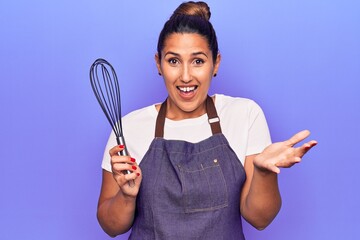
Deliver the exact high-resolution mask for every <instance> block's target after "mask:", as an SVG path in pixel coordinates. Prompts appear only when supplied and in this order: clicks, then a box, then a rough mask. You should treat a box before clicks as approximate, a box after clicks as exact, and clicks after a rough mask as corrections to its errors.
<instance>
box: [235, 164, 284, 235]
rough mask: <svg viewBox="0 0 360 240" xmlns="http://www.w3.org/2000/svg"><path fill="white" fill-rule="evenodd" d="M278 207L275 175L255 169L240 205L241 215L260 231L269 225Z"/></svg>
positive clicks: (278, 193)
mask: <svg viewBox="0 0 360 240" xmlns="http://www.w3.org/2000/svg"><path fill="white" fill-rule="evenodd" d="M280 207H281V196H280V192H279V188H278V181H277V174H276V173H273V172H270V171H262V170H259V169H257V168H256V167H255V168H254V170H253V175H252V181H251V184H250V188H249V191H248V194H247V196H246V197H245V198H244V200H243V202H242V204H241V213H242V215H243V216H244V218H245V219H246V220H247V221H248V222H249V223H250V224H252V225H253V226H254V227H256V228H257V229H259V230H261V229H264V228H265V227H266V226H268V225H269V224H270V223H271V221H272V220H273V219H274V218H275V216H276V215H277V213H278V212H279V210H280Z"/></svg>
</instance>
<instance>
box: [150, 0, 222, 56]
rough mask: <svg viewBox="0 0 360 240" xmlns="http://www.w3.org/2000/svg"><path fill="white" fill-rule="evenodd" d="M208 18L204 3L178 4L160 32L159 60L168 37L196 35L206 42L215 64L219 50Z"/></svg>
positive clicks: (208, 14)
mask: <svg viewBox="0 0 360 240" xmlns="http://www.w3.org/2000/svg"><path fill="white" fill-rule="evenodd" d="M210 16H211V12H210V8H209V6H208V5H207V4H206V3H205V2H193V1H190V2H184V3H182V4H180V5H179V7H177V8H176V10H175V11H174V13H173V14H172V16H171V17H170V19H169V20H168V21H167V22H166V23H165V25H164V27H163V29H162V30H161V32H160V36H159V40H158V46H157V51H158V55H159V58H161V51H162V49H163V48H164V43H165V40H166V38H167V37H168V36H169V35H171V34H173V33H197V34H200V35H201V36H203V37H204V38H205V39H206V40H207V42H208V45H209V48H210V50H211V51H212V57H213V61H214V62H215V61H216V57H217V54H218V51H219V49H218V43H217V38H216V33H215V30H214V28H213V26H212V24H211V22H210V21H209V20H210Z"/></svg>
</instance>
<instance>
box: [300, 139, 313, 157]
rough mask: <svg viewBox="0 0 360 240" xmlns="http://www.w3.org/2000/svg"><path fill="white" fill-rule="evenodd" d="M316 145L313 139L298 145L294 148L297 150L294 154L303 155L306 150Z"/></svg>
mask: <svg viewBox="0 0 360 240" xmlns="http://www.w3.org/2000/svg"><path fill="white" fill-rule="evenodd" d="M316 145H317V141H315V140H312V141H310V142H307V143H304V144H303V145H302V146H301V147H298V148H297V149H296V151H297V153H296V156H299V157H302V156H304V155H305V154H306V153H307V152H308V151H310V149H311V148H313V147H315V146H316Z"/></svg>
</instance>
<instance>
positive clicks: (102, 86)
mask: <svg viewBox="0 0 360 240" xmlns="http://www.w3.org/2000/svg"><path fill="white" fill-rule="evenodd" d="M90 82H91V87H92V89H93V91H94V94H95V97H96V99H97V100H98V102H99V104H100V107H101V109H102V110H103V112H104V114H105V116H106V118H107V120H108V121H109V123H110V125H111V127H112V129H113V131H114V133H115V135H116V137H117V138H120V137H122V136H123V135H122V124H121V100H120V87H119V82H118V78H117V75H116V72H115V70H114V68H113V67H112V66H111V64H110V63H109V62H107V61H106V60H104V59H101V58H99V59H97V60H96V61H95V62H94V63H93V65H92V66H91V68H90ZM119 144H120V143H119Z"/></svg>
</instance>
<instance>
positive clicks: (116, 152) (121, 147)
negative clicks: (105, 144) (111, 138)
mask: <svg viewBox="0 0 360 240" xmlns="http://www.w3.org/2000/svg"><path fill="white" fill-rule="evenodd" d="M124 148H125V146H124V145H116V146H115V147H113V148H111V149H110V151H109V154H110V156H115V155H119V152H121V151H122V150H124Z"/></svg>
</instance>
